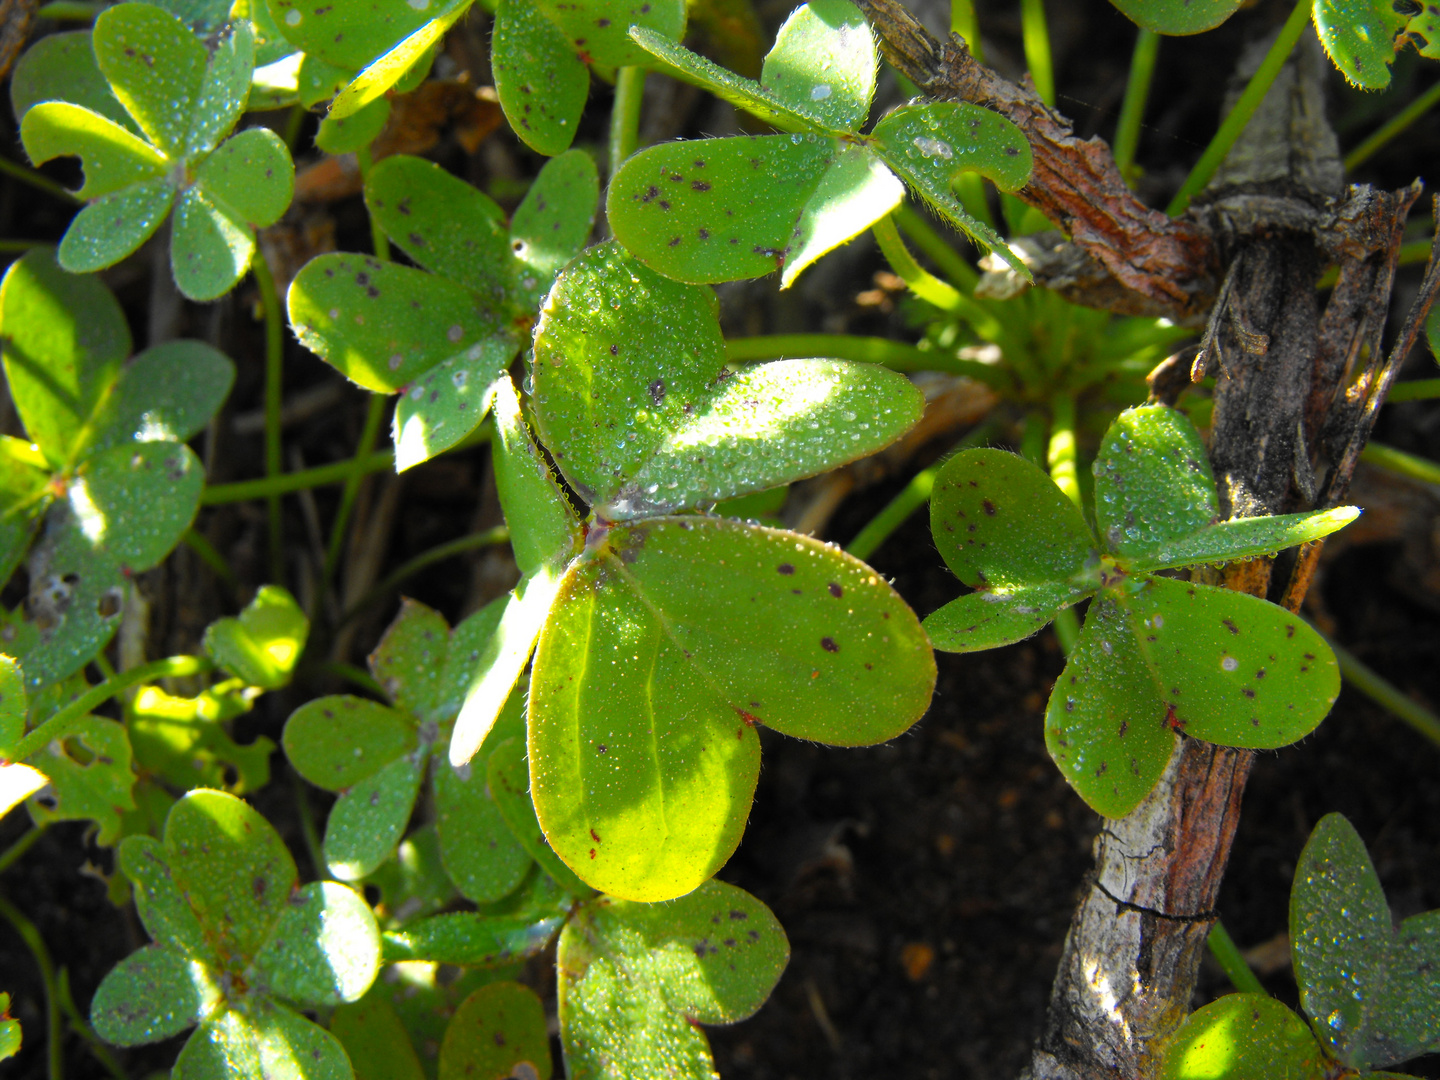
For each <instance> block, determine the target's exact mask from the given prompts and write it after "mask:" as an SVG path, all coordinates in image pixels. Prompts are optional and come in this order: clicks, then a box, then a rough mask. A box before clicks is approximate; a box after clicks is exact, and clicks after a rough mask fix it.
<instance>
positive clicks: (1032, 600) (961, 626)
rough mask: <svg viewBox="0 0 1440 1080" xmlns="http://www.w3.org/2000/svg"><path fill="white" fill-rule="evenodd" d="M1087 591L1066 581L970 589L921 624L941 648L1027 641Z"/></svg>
mask: <svg viewBox="0 0 1440 1080" xmlns="http://www.w3.org/2000/svg"><path fill="white" fill-rule="evenodd" d="M1084 596H1085V590H1083V589H1077V588H1076V587H1075V586H1073V585H1070V584H1069V583H1068V582H1060V583H1052V584H1048V585H1029V586H1024V587H1021V588H1018V589H1014V590H1011V591H1006V592H998V591H989V592H973V593H967V594H966V595H964V596H961V597H958V598H957V599H955V600H952V601H950V603H948V604H946V605H945V606H944V607H942V608H941V609H940V610H939V611H935V612H932V613H931V614H930V615H927V616H926V617H925V621H924V623H922V625H923V626H924V628H925V632H926V633H927V634H929V635H930V640H931V641H932V642H933V643H934V645H935V648H937V649H940V650H942V651H944V652H978V651H980V650H982V649H994V648H998V647H999V646H1001V645H1011V644H1014V643H1015V642H1017V641H1024V640H1025V639H1026V638H1027V637H1029V636H1030V635H1031V634H1035V633H1038V632H1039V631H1040V630H1042V629H1044V628H1045V627H1046V626H1048V625H1049V624H1050V623H1051V622H1052V621H1053V620H1054V618H1055V616H1056V615H1057V614H1058V613H1059V612H1060V610H1061V609H1062V608H1065V607H1068V606H1070V605H1071V604H1073V603H1076V602H1077V601H1079V600H1082V599H1084Z"/></svg>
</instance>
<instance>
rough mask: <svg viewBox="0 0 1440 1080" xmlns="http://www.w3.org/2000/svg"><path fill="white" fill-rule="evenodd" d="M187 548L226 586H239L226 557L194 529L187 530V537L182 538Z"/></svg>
mask: <svg viewBox="0 0 1440 1080" xmlns="http://www.w3.org/2000/svg"><path fill="white" fill-rule="evenodd" d="M180 539H181V540H183V541H184V542H185V546H186V547H188V548H189V549H190V550H191V551H193V552H195V554H196V555H198V556H199V557H200V561H201V562H203V563H204V564H205V565H206V566H208V567H209V568H210V569H211V571H213V572H214V574H215V576H216V577H218V578H219V579H220V580H221V581H223V582H225V584H226V585H230V586H234V585H237V584H239V580H238V579H237V578H236V577H235V571H234V570H231V569H230V564H229V563H227V562H226V561H225V556H224V555H221V554H220V552H218V551H216V550H215V545H214V544H212V543H210V541H209V540H207V539H205V537H204V536H203V535H202V534H201V533H198V532H196V531H195V530H194V529H193V528H190V529H186V530H185V535H184V536H182V537H180Z"/></svg>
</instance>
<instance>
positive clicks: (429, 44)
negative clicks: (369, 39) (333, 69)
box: [330, 0, 473, 118]
mask: <svg viewBox="0 0 1440 1080" xmlns="http://www.w3.org/2000/svg"><path fill="white" fill-rule="evenodd" d="M471 3H473V0H448V2H446V3H443V4H442V5H441V6H440V7H439V8H438V9H437V10H436V11H435V12H434V13H433V18H431V19H430V20H429V21H427V22H426V23H425V24H424V25H422V26H420V27H418V28H416V29H415V30H413V31H411V32H410V33H409V34H407V35H406V36H405V38H404V39H403V40H401V41H399V42H397V43H396V44H395V46H394V48H392V49H390V50H389V51H388V52H386V53H385V54H384V55H383V56H380V57H377V58H376V59H375V60H373V61H372V62H370V63H369V64H367V65H366V66H365V68H364V70H362V71H361V72H360V74H359V75H357V76H355V78H354V80H353V81H351V83H350V85H348V86H347V87H345V89H344V90H342V91H341V92H340V94H339V96H338V97H336V98H335V101H334V103H333V104H332V105H331V106H330V112H331V114H332V115H334V116H337V117H342V118H343V117H346V116H351V115H353V114H354V113H355V112H357V111H358V110H360V109H363V108H364V107H365V106H366V105H369V104H371V103H372V102H374V101H377V100H379V99H380V96H381V95H382V94H384V93H385V92H386V91H387V90H389V89H391V88H392V87H394V86H395V84H396V83H398V82H400V80H401V79H403V78H404V77H405V76H406V75H407V74H408V73H409V72H410V71H411V70H412V69H413V68H414V67H415V66H416V65H417V64H422V63H423V64H425V66H426V67H427V68H428V67H429V63H428V62H427V61H426V57H427V55H429V54H430V51H431V50H432V49H433V48H434V47H435V45H436V44H437V43H438V42H439V41H440V39H441V38H442V37H444V36H445V34H446V32H447V31H448V30H449V29H450V27H451V26H453V25H454V24H455V22H456V20H458V19H459V18H460V16H462V15H464V14H465V12H466V11H468V10H469V9H470V5H471ZM412 6H413V5H412ZM429 7H430V3H429V0H426V2H425V10H426V12H427V14H428V13H429Z"/></svg>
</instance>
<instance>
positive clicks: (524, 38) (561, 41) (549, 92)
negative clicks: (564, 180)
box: [490, 0, 590, 157]
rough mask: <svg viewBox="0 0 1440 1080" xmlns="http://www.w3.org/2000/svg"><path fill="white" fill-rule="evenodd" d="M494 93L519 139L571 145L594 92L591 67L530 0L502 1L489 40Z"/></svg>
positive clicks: (540, 145)
mask: <svg viewBox="0 0 1440 1080" xmlns="http://www.w3.org/2000/svg"><path fill="white" fill-rule="evenodd" d="M490 64H491V69H492V72H493V74H494V78H495V92H496V94H497V95H498V96H499V98H500V107H501V109H503V110H504V112H505V119H506V120H507V121H509V123H510V127H511V128H512V129H513V130H514V132H515V134H516V135H518V136H520V140H521V142H523V143H525V145H526V146H528V147H530V149H532V150H534V151H536V152H537V153H540V154H546V155H548V156H552V157H553V156H554V155H556V154H559V153H562V152H563V151H565V150H567V149H569V147H570V144H571V143H572V142H573V141H574V139H575V131H576V129H577V128H578V127H579V126H580V114H581V113H583V112H584V111H585V99H586V98H587V97H589V96H590V71H589V69H588V68H586V66H585V64H584V62H583V61H582V60H581V59H580V57H579V56H578V55H576V49H575V46H574V45H572V44H571V43H570V40H569V39H568V38H566V36H565V35H564V34H563V33H561V31H560V28H559V27H557V26H556V25H555V24H554V23H552V22H551V21H550V20H549V19H547V18H546V17H545V16H544V15H543V14H541V12H540V8H539V5H537V4H535V3H533V2H532V0H500V3H499V6H498V7H497V8H496V9H495V34H494V38H493V40H492V43H491V53H490Z"/></svg>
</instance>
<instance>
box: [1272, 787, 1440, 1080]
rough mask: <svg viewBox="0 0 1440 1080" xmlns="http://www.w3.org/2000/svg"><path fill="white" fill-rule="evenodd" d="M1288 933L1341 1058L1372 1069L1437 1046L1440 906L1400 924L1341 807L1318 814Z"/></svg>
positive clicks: (1311, 1006)
mask: <svg viewBox="0 0 1440 1080" xmlns="http://www.w3.org/2000/svg"><path fill="white" fill-rule="evenodd" d="M1290 941H1291V954H1292V957H1293V960H1294V964H1295V974H1296V978H1297V980H1298V982H1299V984H1300V1005H1301V1008H1303V1009H1304V1010H1305V1012H1307V1013H1308V1014H1309V1015H1310V1018H1311V1027H1312V1028H1313V1029H1314V1031H1315V1033H1316V1035H1317V1036H1318V1037H1319V1038H1320V1039H1321V1040H1322V1041H1323V1042H1325V1043H1327V1044H1328V1046H1329V1047H1330V1049H1331V1051H1332V1052H1333V1053H1334V1054H1335V1056H1336V1057H1338V1058H1339V1059H1340V1060H1341V1061H1342V1062H1344V1063H1345V1064H1347V1065H1351V1066H1354V1067H1357V1068H1360V1069H1366V1068H1372V1067H1377V1066H1384V1065H1392V1064H1396V1063H1398V1062H1402V1061H1406V1060H1408V1059H1410V1058H1412V1057H1416V1056H1418V1055H1420V1054H1426V1053H1433V1052H1435V1050H1436V1049H1437V1048H1440V990H1437V988H1436V984H1435V980H1434V978H1433V977H1432V975H1433V969H1434V968H1435V966H1436V965H1437V964H1440V912H1437V911H1430V912H1426V913H1424V914H1422V915H1415V916H1411V917H1410V918H1408V919H1406V920H1405V921H1404V922H1403V923H1402V924H1401V925H1400V928H1399V930H1398V931H1393V930H1392V929H1391V921H1390V909H1389V906H1388V905H1387V904H1386V902H1385V893H1384V891H1383V890H1382V889H1381V886H1380V879H1379V878H1378V877H1377V876H1376V874H1375V868H1374V866H1373V865H1372V864H1371V862H1370V856H1369V855H1368V854H1367V853H1366V851H1365V845H1364V844H1363V843H1362V842H1361V840H1360V837H1359V835H1357V834H1356V832H1355V829H1354V827H1353V826H1351V824H1350V823H1349V822H1348V821H1347V820H1346V819H1345V818H1344V817H1343V816H1342V815H1340V814H1327V815H1326V816H1325V817H1324V818H1322V819H1321V820H1320V823H1319V824H1318V825H1316V826H1315V831H1314V832H1313V833H1311V834H1310V840H1309V842H1308V843H1307V844H1306V845H1305V850H1304V851H1303V852H1302V853H1301V856H1300V861H1299V863H1298V864H1297V866H1296V868H1295V883H1294V885H1293V887H1292V889H1291V892H1290Z"/></svg>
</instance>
